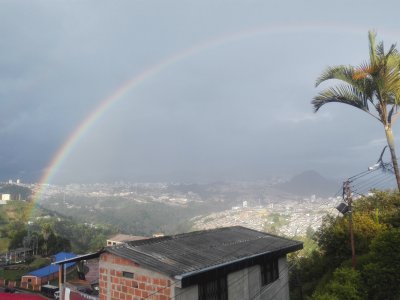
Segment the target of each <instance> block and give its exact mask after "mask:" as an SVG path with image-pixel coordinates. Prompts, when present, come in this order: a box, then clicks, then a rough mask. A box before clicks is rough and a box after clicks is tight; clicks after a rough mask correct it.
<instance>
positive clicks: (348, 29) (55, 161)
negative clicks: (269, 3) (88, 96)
mask: <svg viewBox="0 0 400 300" xmlns="http://www.w3.org/2000/svg"><path fill="white" fill-rule="evenodd" d="M368 29H369V28H361V27H360V28H356V27H354V25H353V24H333V23H332V24H329V23H325V24H320V23H318V24H310V23H307V24H302V23H297V24H275V25H273V26H268V27H259V28H252V29H247V30H243V31H239V32H235V33H232V34H228V35H224V36H221V37H217V38H214V39H210V40H207V41H205V42H202V43H199V44H196V45H194V46H192V47H189V48H186V49H184V50H182V51H180V52H178V53H175V54H173V55H171V56H169V57H167V58H166V59H164V60H163V61H161V62H159V63H157V64H154V65H152V66H150V67H149V68H147V69H146V70H144V71H143V72H141V73H140V74H138V75H135V76H134V77H132V78H131V79H129V80H128V81H126V82H125V83H123V84H122V85H121V86H120V87H119V88H117V89H116V90H115V91H114V92H113V93H112V94H111V95H110V96H108V97H107V98H105V99H104V100H102V101H101V102H100V104H99V105H98V106H97V107H95V109H94V110H93V111H92V112H91V113H90V114H89V115H88V116H87V117H86V118H85V119H84V120H83V121H82V122H81V123H80V124H79V125H78V126H77V127H76V128H75V130H74V131H73V132H72V133H71V134H70V135H69V136H68V138H67V139H66V140H65V142H64V143H63V144H62V145H61V147H60V148H59V149H58V151H57V152H56V153H55V155H54V156H53V157H52V159H51V161H50V163H49V164H48V165H47V167H46V168H45V169H44V172H43V175H42V177H41V178H40V180H39V184H38V186H39V188H38V189H37V191H36V192H35V194H34V201H35V202H36V201H37V200H39V199H40V198H41V197H42V195H43V193H44V192H45V191H46V187H47V186H48V183H50V182H51V180H52V178H53V177H54V175H55V174H56V173H57V170H58V169H59V168H60V166H61V165H62V163H63V162H64V161H65V159H66V157H68V155H69V154H70V153H71V152H72V150H73V148H74V146H75V145H77V143H79V141H80V140H81V139H82V138H83V137H84V136H85V134H87V133H88V132H89V131H90V129H91V128H92V127H93V126H94V125H95V123H96V121H97V120H99V119H100V118H101V116H102V115H104V114H105V113H106V112H107V111H108V110H109V109H110V108H111V107H112V106H113V105H115V104H116V103H117V101H118V100H120V99H122V98H123V97H124V96H125V95H126V94H128V93H129V92H130V91H132V90H133V89H135V88H136V87H138V86H139V85H140V84H141V83H143V82H144V81H146V80H147V79H149V78H151V77H154V76H156V75H157V74H159V73H160V72H162V71H163V70H164V69H166V68H168V67H169V66H171V65H173V64H176V63H177V62H180V61H182V60H184V59H187V58H189V57H193V56H195V55H196V54H199V53H201V52H203V51H205V50H208V49H212V48H216V47H219V46H222V45H225V44H229V43H233V42H238V41H241V40H243V39H248V38H253V37H257V36H260V35H271V34H293V33H321V34H326V33H346V34H357V35H359V34H363V35H365V36H367V31H368ZM382 32H383V33H386V34H390V31H388V30H382ZM378 33H379V34H381V32H380V31H379V32H378ZM390 35H391V34H390ZM393 36H395V35H393Z"/></svg>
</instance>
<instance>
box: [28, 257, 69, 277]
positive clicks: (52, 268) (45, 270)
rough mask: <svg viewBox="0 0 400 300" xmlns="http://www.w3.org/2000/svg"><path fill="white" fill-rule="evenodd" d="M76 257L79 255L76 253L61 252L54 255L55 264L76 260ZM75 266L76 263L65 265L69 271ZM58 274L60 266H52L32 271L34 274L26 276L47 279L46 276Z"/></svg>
mask: <svg viewBox="0 0 400 300" xmlns="http://www.w3.org/2000/svg"><path fill="white" fill-rule="evenodd" d="M76 256H77V255H76V254H74V253H68V252H59V253H57V254H56V255H54V256H53V257H54V262H58V261H62V260H66V259H70V258H74V257H76ZM74 265H75V263H74V262H72V263H67V264H65V268H66V269H68V268H69V267H72V266H74ZM56 272H58V265H54V264H51V265H48V266H46V267H43V268H40V269H37V270H35V271H32V272H30V273H28V274H26V275H25V276H27V275H30V276H37V277H45V276H48V275H50V274H53V273H56Z"/></svg>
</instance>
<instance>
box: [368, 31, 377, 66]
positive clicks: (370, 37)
mask: <svg viewBox="0 0 400 300" xmlns="http://www.w3.org/2000/svg"><path fill="white" fill-rule="evenodd" d="M375 38H376V32H375V31H373V30H371V31H369V32H368V40H369V61H370V62H371V65H373V66H374V65H375V64H376V62H377V53H376V45H375Z"/></svg>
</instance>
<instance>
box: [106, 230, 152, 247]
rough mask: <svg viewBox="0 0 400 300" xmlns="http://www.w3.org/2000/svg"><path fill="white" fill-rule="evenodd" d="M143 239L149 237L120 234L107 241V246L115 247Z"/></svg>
mask: <svg viewBox="0 0 400 300" xmlns="http://www.w3.org/2000/svg"><path fill="white" fill-rule="evenodd" d="M143 239H147V237H144V236H135V235H128V234H121V233H119V234H117V235H114V236H112V237H110V238H109V239H107V246H115V245H120V244H122V243H126V242H132V241H137V240H143Z"/></svg>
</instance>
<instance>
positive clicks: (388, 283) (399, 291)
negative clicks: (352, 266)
mask: <svg viewBox="0 0 400 300" xmlns="http://www.w3.org/2000/svg"><path fill="white" fill-rule="evenodd" d="M399 247H400V230H399V229H398V228H394V229H391V230H388V231H385V232H382V233H380V234H378V235H377V236H376V238H375V239H374V240H373V241H372V243H371V252H370V254H369V263H366V264H365V265H364V266H362V276H363V277H364V281H365V284H366V286H367V287H368V294H369V299H399V297H400V276H399V268H400V252H399Z"/></svg>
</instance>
